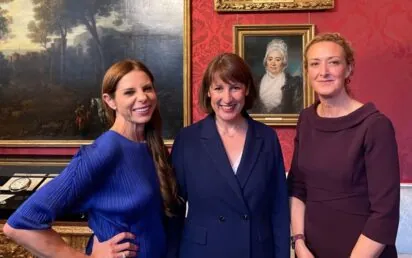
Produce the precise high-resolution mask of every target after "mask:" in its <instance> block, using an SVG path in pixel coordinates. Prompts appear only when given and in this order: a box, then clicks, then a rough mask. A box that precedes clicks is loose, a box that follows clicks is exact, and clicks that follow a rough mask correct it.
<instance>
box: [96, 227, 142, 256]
mask: <svg viewBox="0 0 412 258" xmlns="http://www.w3.org/2000/svg"><path fill="white" fill-rule="evenodd" d="M135 238H136V237H135V236H134V235H133V234H132V233H129V232H122V233H119V234H117V235H115V236H114V237H112V238H110V239H109V240H107V241H104V242H99V240H98V239H97V237H96V236H94V239H93V250H92V254H91V255H90V257H92V258H102V257H104V258H125V257H137V250H138V246H136V245H135V244H132V243H130V242H124V243H119V242H122V241H123V240H125V239H135Z"/></svg>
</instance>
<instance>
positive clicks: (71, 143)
mask: <svg viewBox="0 0 412 258" xmlns="http://www.w3.org/2000/svg"><path fill="white" fill-rule="evenodd" d="M190 2H191V1H190V0H183V8H184V9H183V21H182V22H183V71H182V74H183V85H182V87H183V96H182V98H183V125H182V126H183V127H184V126H187V125H189V124H190V121H191V109H190V107H191V104H190V101H191V88H190V87H189V83H190V78H191V67H190V63H191V60H190V58H191V56H190V54H191V33H190V32H191V28H190V22H191V5H190ZM163 122H164V121H163ZM92 142H93V140H0V148H2V147H5V148H44V147H66V148H69V147H80V146H81V145H87V144H91V143H92ZM164 142H165V144H166V146H167V147H171V146H172V145H173V139H164Z"/></svg>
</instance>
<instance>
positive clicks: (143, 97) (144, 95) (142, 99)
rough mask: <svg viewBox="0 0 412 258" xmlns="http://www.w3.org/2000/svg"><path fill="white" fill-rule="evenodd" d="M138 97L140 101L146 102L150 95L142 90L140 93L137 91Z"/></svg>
mask: <svg viewBox="0 0 412 258" xmlns="http://www.w3.org/2000/svg"><path fill="white" fill-rule="evenodd" d="M136 98H137V100H138V101H140V102H145V101H146V100H147V98H148V97H147V95H146V93H144V92H140V93H137V96H136Z"/></svg>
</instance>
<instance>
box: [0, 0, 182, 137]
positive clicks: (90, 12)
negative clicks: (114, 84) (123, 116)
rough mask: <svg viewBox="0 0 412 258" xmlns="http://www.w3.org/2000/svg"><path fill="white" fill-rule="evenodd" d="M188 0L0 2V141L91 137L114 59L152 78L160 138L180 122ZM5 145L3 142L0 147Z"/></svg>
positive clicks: (101, 121) (100, 121)
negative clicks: (137, 63)
mask: <svg viewBox="0 0 412 258" xmlns="http://www.w3.org/2000/svg"><path fill="white" fill-rule="evenodd" d="M188 13H189V11H188V0H156V1H149V0H99V1H89V0H0V144H1V143H7V142H8V141H9V140H18V141H22V142H25V143H27V142H28V143H30V141H38V140H42V141H53V142H56V143H59V142H62V141H76V140H93V139H95V138H96V137H97V136H99V135H100V134H101V133H102V132H104V131H105V130H107V126H106V118H105V116H104V112H103V109H102V102H101V99H100V95H101V89H100V87H101V82H102V78H103V75H104V73H105V71H106V70H107V68H108V67H109V66H110V65H112V64H113V63H114V62H116V61H119V60H122V59H126V58H131V59H139V60H141V61H143V62H144V63H145V64H146V65H147V66H148V67H149V69H150V70H151V71H152V73H153V74H154V77H155V82H154V83H155V88H156V90H157V93H158V98H159V103H160V111H161V115H162V118H163V136H164V138H165V139H173V138H174V136H175V135H176V134H177V132H178V130H179V129H180V128H181V127H182V126H183V123H184V114H185V112H184V108H183V107H184V98H183V95H184V89H185V87H186V86H185V85H186V83H187V81H186V79H185V78H184V74H187V72H185V71H184V70H185V69H186V62H188V60H185V59H187V58H185V56H186V55H185V54H184V49H186V46H185V44H186V43H187V42H186V33H185V26H187V24H186V22H185V20H186V19H185V15H188ZM3 145H4V144H3Z"/></svg>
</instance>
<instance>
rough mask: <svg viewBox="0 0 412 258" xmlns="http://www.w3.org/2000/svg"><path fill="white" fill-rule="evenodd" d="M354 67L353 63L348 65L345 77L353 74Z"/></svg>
mask: <svg viewBox="0 0 412 258" xmlns="http://www.w3.org/2000/svg"><path fill="white" fill-rule="evenodd" d="M352 69H353V66H352V65H351V64H350V65H348V68H347V69H346V73H345V79H347V78H348V77H349V76H350V75H351V73H352Z"/></svg>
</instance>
